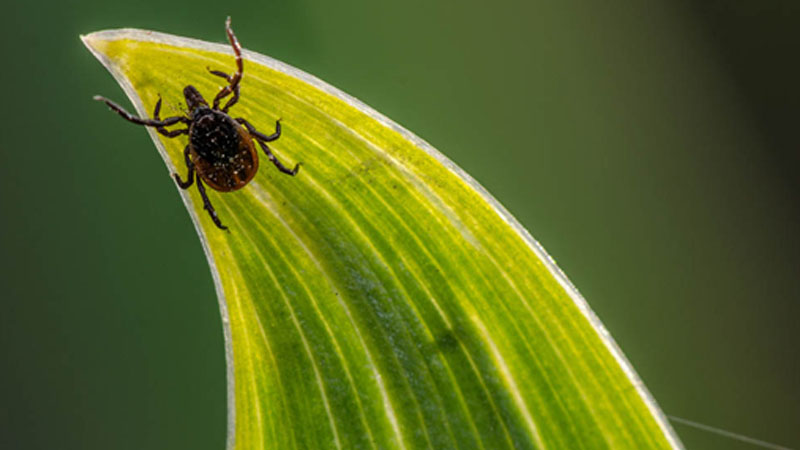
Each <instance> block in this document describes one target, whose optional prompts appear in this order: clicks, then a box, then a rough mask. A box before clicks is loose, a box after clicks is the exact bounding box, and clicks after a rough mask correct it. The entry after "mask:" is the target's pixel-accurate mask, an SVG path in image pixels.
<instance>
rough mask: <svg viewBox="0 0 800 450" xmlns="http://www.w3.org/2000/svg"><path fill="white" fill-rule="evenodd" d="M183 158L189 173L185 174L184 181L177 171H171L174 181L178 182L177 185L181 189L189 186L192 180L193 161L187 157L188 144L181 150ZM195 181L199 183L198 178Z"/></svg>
mask: <svg viewBox="0 0 800 450" xmlns="http://www.w3.org/2000/svg"><path fill="white" fill-rule="evenodd" d="M183 159H184V160H185V161H186V168H187V169H189V173H187V174H186V181H183V180H181V176H180V175H178V174H177V173H173V174H172V176H173V177H175V181H176V182H177V183H178V186H180V188H181V189H189V186H191V185H192V182H193V181H194V163H193V162H192V159H191V158H190V157H189V146H188V145H187V146H186V148H185V149H184V150H183ZM197 182H198V183H199V182H200V180H197Z"/></svg>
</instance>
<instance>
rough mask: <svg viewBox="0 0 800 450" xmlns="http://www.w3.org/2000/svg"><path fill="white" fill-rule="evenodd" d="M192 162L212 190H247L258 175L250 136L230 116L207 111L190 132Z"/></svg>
mask: <svg viewBox="0 0 800 450" xmlns="http://www.w3.org/2000/svg"><path fill="white" fill-rule="evenodd" d="M189 145H190V149H191V150H190V154H191V157H192V162H193V163H194V165H195V167H196V169H197V173H198V175H200V176H201V177H202V178H203V180H204V181H205V182H206V183H208V185H209V186H211V187H212V188H213V189H216V190H218V191H223V192H228V191H235V190H237V189H241V188H242V187H244V186H245V185H246V184H247V183H248V182H249V181H250V180H251V179H253V177H254V176H255V174H256V172H257V171H258V154H257V153H256V149H255V146H254V145H253V139H252V137H251V136H250V133H248V132H247V130H245V129H244V127H242V126H241V125H239V124H238V123H236V122H235V121H234V120H233V119H231V118H230V116H228V115H227V114H224V113H219V112H217V111H212V110H208V113H205V114H202V115H201V116H200V117H197V118H196V119H195V120H194V121H193V123H192V126H191V127H190V129H189Z"/></svg>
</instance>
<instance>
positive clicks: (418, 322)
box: [83, 29, 681, 449]
mask: <svg viewBox="0 0 800 450" xmlns="http://www.w3.org/2000/svg"><path fill="white" fill-rule="evenodd" d="M83 39H84V42H85V43H86V45H87V47H88V48H89V49H90V50H91V51H92V52H93V53H94V54H95V55H96V56H97V57H98V58H99V59H100V60H101V62H102V63H103V64H104V65H105V66H106V67H107V68H108V69H109V70H110V71H111V73H112V74H113V75H114V77H115V78H116V79H117V81H118V82H119V83H120V84H121V85H122V87H123V89H124V90H125V91H126V93H127V94H128V96H129V97H130V99H131V101H132V102H133V103H134V105H135V107H136V110H137V111H138V113H139V114H140V115H142V116H149V110H151V109H152V107H153V105H154V104H155V102H156V100H157V98H158V95H159V94H161V95H162V96H163V98H164V104H165V108H164V112H163V113H162V116H166V115H172V114H181V111H180V109H181V108H182V107H183V106H182V103H183V102H182V95H181V92H182V89H183V87H184V86H185V85H187V84H192V85H194V86H195V87H197V88H198V89H199V90H200V92H202V93H203V94H204V95H205V96H206V98H211V97H212V96H213V94H214V93H215V92H216V91H217V90H218V89H219V88H220V87H221V86H220V84H219V79H218V78H215V77H213V76H210V75H209V74H208V73H207V72H206V71H205V68H206V67H211V68H212V69H218V70H226V71H227V70H231V68H232V63H233V60H232V57H231V56H230V53H231V52H230V49H229V48H228V47H227V46H225V45H218V44H210V43H206V42H202V41H197V40H192V39H187V38H180V37H176V36H171V35H166V34H161V33H155V32H150V31H142V30H131V29H125V30H112V31H103V32H98V33H93V34H91V35H88V36H85V37H84V38H83ZM245 59H246V62H245V78H244V80H243V82H242V98H241V100H240V103H239V104H238V105H236V106H235V107H234V108H233V109H232V114H234V115H235V116H236V117H245V118H247V119H248V120H249V121H250V122H251V123H253V124H254V125H255V126H256V128H258V129H259V130H261V131H262V132H263V131H267V132H268V131H269V130H271V129H272V127H273V126H274V121H275V120H276V119H278V118H280V117H283V118H284V121H283V122H282V124H283V135H282V137H281V139H280V140H279V141H276V142H275V143H274V145H273V146H272V148H273V151H274V153H275V154H276V155H277V156H278V158H280V159H281V160H283V161H284V162H285V163H286V164H287V165H289V164H293V163H295V162H297V161H303V162H304V163H305V166H304V167H303V169H302V170H301V171H300V173H299V174H298V176H297V177H294V178H292V177H287V176H285V175H282V174H279V173H278V172H277V171H275V170H274V168H273V167H271V166H270V165H269V162H268V161H266V160H265V158H262V159H263V160H262V163H261V164H262V165H261V169H260V172H259V174H258V175H257V176H256V178H255V179H254V180H253V182H251V184H250V185H249V186H247V187H246V188H244V189H243V190H241V191H238V192H236V193H232V194H219V193H216V192H211V200H212V202H213V203H214V205H215V206H216V208H217V211H218V212H219V214H220V217H221V219H222V221H223V222H225V223H227V225H229V226H230V227H231V229H232V232H231V233H224V232H221V231H220V230H218V229H216V228H215V227H214V225H213V223H211V221H210V220H209V218H208V216H207V215H206V213H205V211H204V210H203V206H202V205H203V204H202V201H201V200H200V198H199V195H198V194H197V192H196V191H195V190H194V189H192V190H190V191H180V190H179V192H180V194H181V196H182V198H183V200H184V202H185V204H186V206H187V209H188V210H189V212H190V215H191V216H192V219H193V221H194V223H195V227H196V228H197V230H198V234H199V235H200V238H201V241H202V243H203V246H204V249H205V252H206V255H207V257H208V260H209V264H210V266H211V272H212V275H213V276H214V280H215V284H216V286H217V293H218V296H219V300H220V310H221V314H222V318H223V327H224V330H225V341H226V351H227V362H228V386H229V392H228V398H229V424H228V427H229V430H228V432H229V438H228V447H229V448H231V449H232V448H240V449H251V448H408V449H410V448H436V449H439V448H483V449H500V448H541V449H543V448H680V446H681V445H680V442H679V440H678V439H677V437H676V436H675V434H674V432H673V431H672V429H671V428H670V426H669V425H668V424H667V422H666V420H665V419H664V416H663V414H662V413H661V411H660V410H659V409H658V407H657V405H656V404H655V402H654V401H653V400H652V398H651V397H650V396H649V394H648V393H647V391H646V389H645V387H644V386H643V384H642V383H641V381H640V380H639V379H638V377H637V376H636V375H635V373H634V371H633V369H632V368H631V367H630V364H629V363H628V362H627V361H626V360H625V358H624V356H623V355H622V353H621V352H620V350H619V349H618V348H617V346H616V345H615V344H614V342H613V340H612V339H611V337H610V336H609V335H608V333H607V332H606V331H605V329H604V328H603V327H602V324H601V323H600V322H599V320H598V319H597V318H596V317H595V316H594V314H593V313H592V312H591V310H590V309H589V307H588V306H587V304H586V302H585V301H584V300H583V299H582V298H581V297H580V295H579V294H578V293H577V291H576V290H575V289H574V287H572V285H571V284H570V283H569V282H568V281H567V279H566V278H565V277H564V276H563V274H562V273H561V272H560V271H559V270H558V269H557V268H556V266H555V264H554V263H553V262H552V261H551V259H550V258H549V257H548V256H547V255H546V253H545V252H544V251H543V250H542V249H541V248H540V247H539V245H538V244H537V243H536V242H535V241H534V240H533V239H532V238H531V237H530V235H529V234H528V233H527V232H526V231H525V230H524V229H523V228H522V227H521V226H520V225H519V224H518V223H517V222H516V221H515V220H514V219H513V217H511V216H510V215H509V214H508V212H507V211H506V210H505V209H504V208H503V207H502V206H501V205H500V204H499V203H498V202H497V201H496V200H494V199H493V198H492V197H491V196H490V195H489V194H488V193H487V192H485V191H484V190H483V189H482V188H481V187H480V186H479V185H478V184H477V183H476V182H475V181H474V180H472V179H471V178H470V177H469V176H468V175H466V174H465V173H464V172H463V171H461V170H460V169H458V168H457V167H456V166H455V165H454V164H453V163H452V162H450V161H449V160H447V159H446V158H445V157H444V156H443V155H441V154H440V153H439V152H437V151H436V150H434V149H433V148H431V147H430V146H429V145H428V144H427V143H425V142H423V141H422V140H420V139H419V138H417V137H416V136H414V135H412V134H411V133H410V132H408V131H406V130H405V129H403V128H402V127H400V126H399V125H397V124H394V123H393V122H391V121H390V120H388V119H387V118H385V117H383V116H381V115H380V114H378V113H377V112H375V111H373V110H372V109H370V108H369V107H367V106H365V105H363V104H362V103H360V102H358V101H357V100H355V99H353V98H352V97H349V96H347V95H346V94H344V93H342V92H340V91H338V90H337V89H335V88H333V87H331V86H329V85H327V84H325V83H324V82H322V81H320V80H318V79H316V78H314V77H312V76H310V75H307V74H305V73H302V72H300V71H298V70H297V69H294V68H292V67H289V66H287V65H285V64H283V63H280V62H278V61H275V60H272V59H270V58H268V57H265V56H262V55H258V54H255V53H252V52H245ZM110 126H116V124H112V125H110ZM119 126H127V124H125V125H119ZM149 132H150V134H151V136H152V137H153V139H154V142H155V143H156V146H157V147H158V149H159V151H160V153H161V155H162V157H163V158H164V160H165V162H166V164H167V167H168V168H169V170H170V172H175V171H176V168H178V171H179V172H180V173H182V174H183V173H184V172H185V168H184V164H183V155H182V152H183V147H184V146H185V145H186V143H185V138H184V140H181V139H166V138H163V137H162V136H159V135H158V134H156V133H155V132H154V131H153V130H149Z"/></svg>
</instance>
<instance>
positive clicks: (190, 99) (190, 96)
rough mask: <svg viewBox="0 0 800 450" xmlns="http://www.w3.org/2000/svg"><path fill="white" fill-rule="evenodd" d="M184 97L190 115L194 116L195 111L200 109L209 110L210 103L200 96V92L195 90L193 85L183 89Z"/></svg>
mask: <svg viewBox="0 0 800 450" xmlns="http://www.w3.org/2000/svg"><path fill="white" fill-rule="evenodd" d="M183 96H184V98H186V106H187V107H188V108H189V114H190V115H194V113H195V110H196V109H198V108H203V107H205V108H208V102H206V99H204V98H203V96H202V95H200V91H198V90H197V89H195V87H194V86H192V85H191V84H190V85H188V86H186V87H185V88H183Z"/></svg>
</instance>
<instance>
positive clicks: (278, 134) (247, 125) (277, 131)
mask: <svg viewBox="0 0 800 450" xmlns="http://www.w3.org/2000/svg"><path fill="white" fill-rule="evenodd" d="M236 121H237V122H239V123H240V124H242V125H244V126H245V128H247V131H249V132H250V134H252V135H253V136H255V137H256V139H258V140H261V141H264V142H272V141H274V140H277V139H278V138H279V137H281V119H278V120H276V121H275V132H274V133H272V134H270V135H269V136H267V135H265V134H262V133H259V132H258V130H256V127H254V126H253V125H251V124H250V122H248V121H247V120H246V119H243V118H241V117H240V118H238V119H236Z"/></svg>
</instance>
